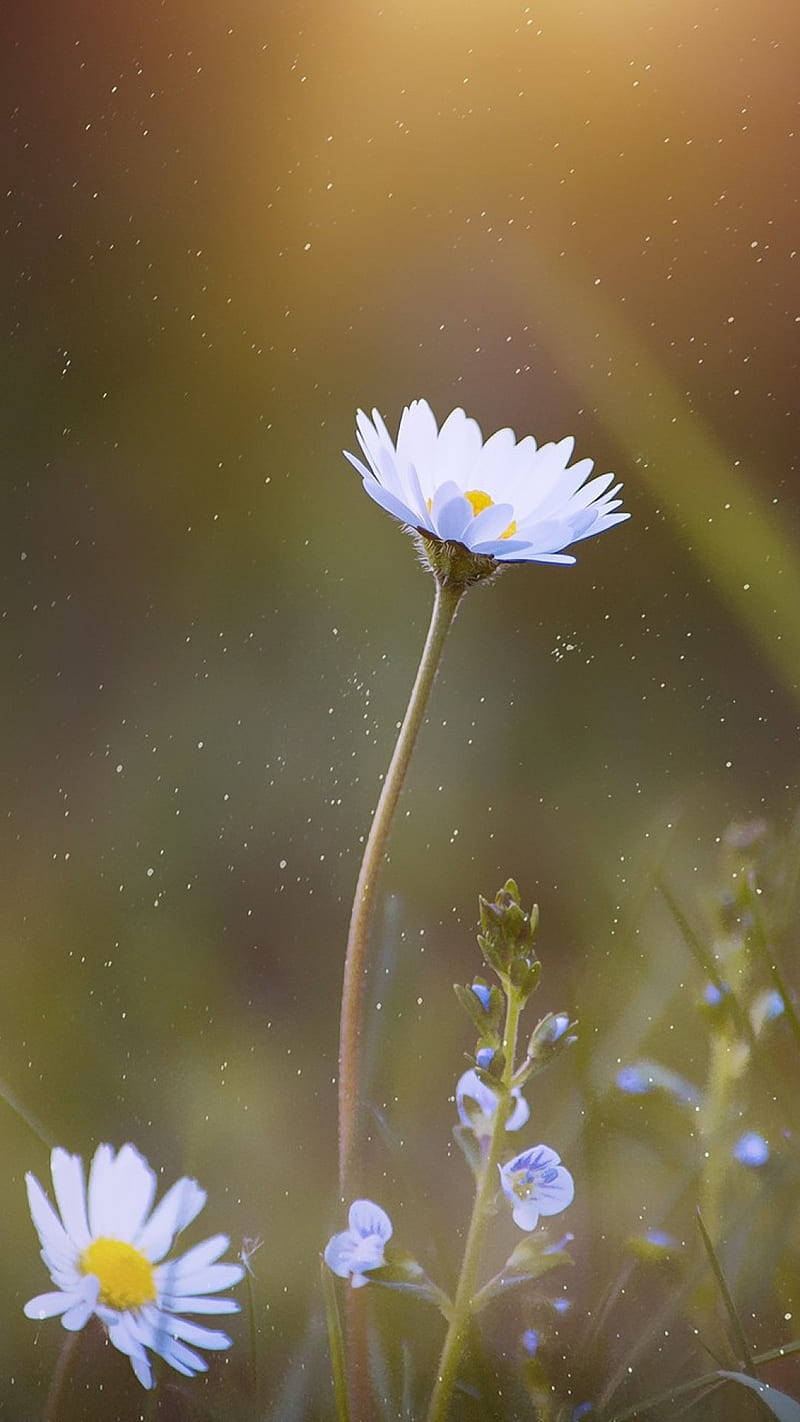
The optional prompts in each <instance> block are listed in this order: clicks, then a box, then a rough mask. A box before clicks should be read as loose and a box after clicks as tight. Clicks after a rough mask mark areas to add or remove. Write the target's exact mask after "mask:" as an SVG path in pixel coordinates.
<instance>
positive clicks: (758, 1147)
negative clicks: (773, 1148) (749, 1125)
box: [733, 1131, 770, 1166]
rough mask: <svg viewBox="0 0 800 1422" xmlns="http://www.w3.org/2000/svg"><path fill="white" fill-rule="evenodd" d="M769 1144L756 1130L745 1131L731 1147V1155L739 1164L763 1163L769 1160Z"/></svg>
mask: <svg viewBox="0 0 800 1422" xmlns="http://www.w3.org/2000/svg"><path fill="white" fill-rule="evenodd" d="M769 1154H770V1151H769V1146H768V1145H767V1142H766V1141H765V1140H764V1137H763V1136H760V1135H759V1134H758V1131H745V1133H744V1135H743V1136H740V1137H739V1139H738V1141H737V1142H736V1145H735V1146H734V1147H733V1156H734V1159H735V1160H738V1162H739V1164H740V1165H751V1166H759V1165H765V1164H766V1162H767V1161H768V1160H769Z"/></svg>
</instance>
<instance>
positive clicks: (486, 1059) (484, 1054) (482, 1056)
mask: <svg viewBox="0 0 800 1422" xmlns="http://www.w3.org/2000/svg"><path fill="white" fill-rule="evenodd" d="M493 1059H494V1047H481V1049H480V1051H479V1052H476V1053H475V1060H476V1062H477V1063H478V1066H479V1067H483V1070H484V1071H485V1070H486V1068H487V1067H490V1066H491V1064H492V1061H493Z"/></svg>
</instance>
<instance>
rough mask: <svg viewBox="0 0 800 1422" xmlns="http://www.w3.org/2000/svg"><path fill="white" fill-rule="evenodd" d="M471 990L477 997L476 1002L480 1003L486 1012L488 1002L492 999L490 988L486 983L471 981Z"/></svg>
mask: <svg viewBox="0 0 800 1422" xmlns="http://www.w3.org/2000/svg"><path fill="white" fill-rule="evenodd" d="M472 991H473V992H474V994H475V996H476V997H477V999H478V1002H479V1003H480V1004H481V1007H482V1008H483V1010H484V1012H488V1011H489V1003H490V1002H491V1000H492V990H491V988H490V987H487V985H486V983H473V984H472Z"/></svg>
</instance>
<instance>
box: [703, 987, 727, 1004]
mask: <svg viewBox="0 0 800 1422" xmlns="http://www.w3.org/2000/svg"><path fill="white" fill-rule="evenodd" d="M730 991H731V990H730V988H729V987H728V984H727V983H722V984H720V986H719V987H718V986H717V984H716V983H706V985H705V987H704V988H703V1001H704V1003H705V1004H706V1006H707V1007H719V1004H720V1003H721V1002H722V999H723V998H725V997H729V996H730Z"/></svg>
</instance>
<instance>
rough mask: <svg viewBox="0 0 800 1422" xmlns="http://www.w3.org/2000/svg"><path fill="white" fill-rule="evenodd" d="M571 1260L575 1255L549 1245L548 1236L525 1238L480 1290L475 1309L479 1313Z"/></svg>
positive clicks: (474, 1303)
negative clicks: (501, 1296)
mask: <svg viewBox="0 0 800 1422" xmlns="http://www.w3.org/2000/svg"><path fill="white" fill-rule="evenodd" d="M571 1263H572V1258H571V1256H570V1255H569V1254H567V1252H566V1250H564V1249H552V1248H549V1247H548V1244H547V1239H546V1237H545V1236H539V1237H534V1238H531V1239H523V1241H522V1243H521V1244H518V1245H517V1247H516V1249H515V1250H514V1251H513V1252H512V1253H511V1254H510V1255H509V1257H508V1259H507V1260H506V1262H505V1264H504V1265H503V1268H502V1269H501V1270H500V1272H499V1273H498V1274H495V1276H494V1278H493V1279H490V1280H489V1282H488V1284H484V1286H483V1288H482V1289H479V1290H478V1292H477V1294H476V1295H475V1297H474V1298H473V1300H472V1311H473V1313H477V1312H478V1311H479V1310H480V1309H482V1308H485V1307H486V1305H487V1304H488V1303H490V1302H491V1300H492V1299H496V1298H497V1297H498V1295H499V1294H504V1293H507V1292H508V1290H509V1289H516V1288H518V1287H519V1285H520V1284H529V1283H531V1282H532V1280H534V1279H541V1278H542V1277H543V1276H544V1275H545V1274H549V1273H550V1271H551V1270H552V1269H559V1268H561V1266H562V1265H564V1264H571Z"/></svg>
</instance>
